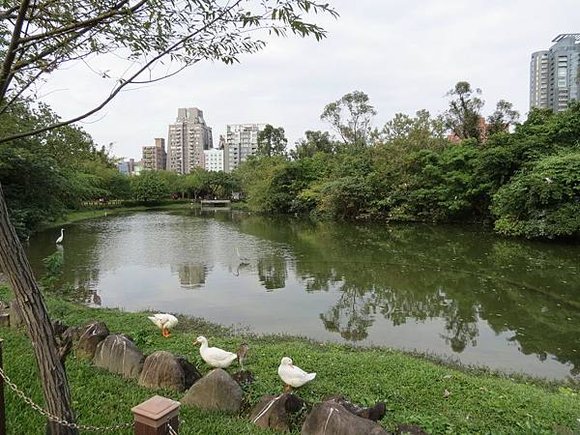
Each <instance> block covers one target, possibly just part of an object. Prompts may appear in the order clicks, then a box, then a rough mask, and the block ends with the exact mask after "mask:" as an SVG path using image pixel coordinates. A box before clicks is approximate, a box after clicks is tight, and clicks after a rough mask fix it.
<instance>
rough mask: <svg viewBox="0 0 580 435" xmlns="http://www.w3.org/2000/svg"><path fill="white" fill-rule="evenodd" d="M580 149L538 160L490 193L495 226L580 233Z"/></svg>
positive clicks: (515, 231) (521, 231)
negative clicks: (579, 196)
mask: <svg viewBox="0 0 580 435" xmlns="http://www.w3.org/2000/svg"><path fill="white" fill-rule="evenodd" d="M578 186H580V151H577V150H573V149H572V150H567V151H564V152H561V153H559V154H556V155H552V156H547V157H544V158H542V159H540V160H538V161H537V162H536V163H535V164H534V165H533V166H532V167H531V168H530V169H529V170H523V171H521V172H520V173H518V174H517V175H515V176H514V177H513V178H512V179H511V180H510V182H509V183H507V184H505V185H504V186H502V187H501V188H500V189H499V190H498V191H497V193H496V194H495V195H494V197H493V204H492V211H493V213H494V214H495V215H496V216H497V221H496V222H495V229H496V230H497V231H498V232H500V233H503V234H508V235H512V236H513V235H515V236H524V237H528V238H534V237H548V238H555V237H570V238H576V239H577V238H578V237H580V201H578V194H579V187H578Z"/></svg>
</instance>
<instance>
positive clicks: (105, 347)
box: [93, 335, 145, 378]
mask: <svg viewBox="0 0 580 435" xmlns="http://www.w3.org/2000/svg"><path fill="white" fill-rule="evenodd" d="M144 360H145V356H144V355H143V353H142V352H141V351H140V350H139V349H138V348H137V346H135V344H134V343H133V342H132V341H131V340H129V339H128V338H127V337H125V336H124V335H109V336H108V337H107V338H105V339H104V340H102V341H101V342H100V343H99V344H98V345H97V351H96V352H95V356H94V358H93V364H94V365H95V366H97V367H101V368H103V369H106V370H108V371H110V372H112V373H117V374H120V375H122V376H123V377H125V378H137V377H138V376H139V373H141V369H142V368H143V361H144Z"/></svg>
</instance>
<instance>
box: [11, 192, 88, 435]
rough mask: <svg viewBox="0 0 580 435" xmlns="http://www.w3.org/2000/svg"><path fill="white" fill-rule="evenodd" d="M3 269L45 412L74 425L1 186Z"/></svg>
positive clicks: (54, 428)
mask: <svg viewBox="0 0 580 435" xmlns="http://www.w3.org/2000/svg"><path fill="white" fill-rule="evenodd" d="M0 268H1V269H2V270H3V271H4V273H5V274H6V275H7V276H8V278H9V280H10V284H11V285H12V291H13V292H14V295H15V296H16V300H17V301H18V304H19V305H20V308H21V309H22V317H23V319H24V321H25V323H26V328H27V331H28V336H29V337H30V340H31V341H32V346H33V348H34V353H35V355H36V362H37V364H38V371H39V373H40V379H41V381H42V390H43V393H44V402H45V409H46V410H47V411H48V412H50V413H51V414H53V415H55V416H58V417H60V418H61V419H63V420H66V421H67V422H71V423H72V422H74V417H73V413H72V408H71V396H70V390H69V386H68V381H67V378H66V372H65V370H64V366H63V364H62V363H61V361H60V359H59V356H58V349H57V346H56V340H55V337H54V331H53V329H52V324H51V322H50V318H49V317H48V312H47V310H46V306H45V304H44V300H43V299H42V295H41V293H40V289H39V287H38V284H37V283H36V280H35V279H34V275H33V274H32V269H31V267H30V263H29V262H28V259H27V258H26V254H25V253H24V249H23V248H22V244H21V243H20V240H18V236H17V235H16V231H15V230H14V226H13V225H12V223H11V222H10V219H9V218H8V209H7V207H6V201H5V200H4V194H3V192H2V186H1V185H0ZM47 433H49V434H51V435H73V434H75V435H76V434H78V430H76V429H71V428H68V427H66V426H63V425H60V424H58V423H55V422H51V421H49V422H48V427H47Z"/></svg>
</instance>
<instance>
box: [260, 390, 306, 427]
mask: <svg viewBox="0 0 580 435" xmlns="http://www.w3.org/2000/svg"><path fill="white" fill-rule="evenodd" d="M303 405H304V401H303V400H302V399H300V398H299V397H297V396H295V395H293V394H289V393H285V394H281V395H279V396H264V397H262V398H261V399H260V402H259V403H258V404H257V405H256V406H255V407H254V409H252V412H251V414H250V421H251V422H252V423H254V424H255V425H257V426H259V427H263V428H270V429H274V430H278V431H282V432H290V430H291V427H290V414H291V413H296V412H298V411H299V410H300V409H302V406H303Z"/></svg>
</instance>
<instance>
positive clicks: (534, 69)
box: [530, 33, 580, 112]
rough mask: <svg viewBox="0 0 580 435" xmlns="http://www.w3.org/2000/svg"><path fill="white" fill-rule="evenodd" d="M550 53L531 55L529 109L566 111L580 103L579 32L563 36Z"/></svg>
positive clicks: (560, 36)
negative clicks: (570, 104) (571, 103)
mask: <svg viewBox="0 0 580 435" xmlns="http://www.w3.org/2000/svg"><path fill="white" fill-rule="evenodd" d="M552 42H553V43H554V44H553V45H552V46H551V47H550V49H549V50H542V51H537V52H535V53H532V59H531V63H530V108H532V107H539V108H547V109H551V110H553V111H554V112H559V111H562V110H565V109H566V108H567V107H568V104H569V103H570V102H571V101H578V100H580V33H564V34H561V35H558V36H556V38H554V39H553V40H552Z"/></svg>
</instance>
